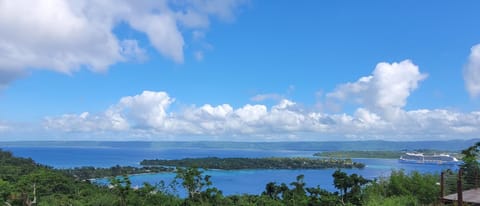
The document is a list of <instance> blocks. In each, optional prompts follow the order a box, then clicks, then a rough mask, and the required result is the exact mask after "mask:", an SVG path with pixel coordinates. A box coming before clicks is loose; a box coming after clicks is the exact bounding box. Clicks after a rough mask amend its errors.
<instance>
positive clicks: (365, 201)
mask: <svg viewBox="0 0 480 206" xmlns="http://www.w3.org/2000/svg"><path fill="white" fill-rule="evenodd" d="M479 147H480V143H477V144H476V145H474V146H472V147H469V148H468V149H466V150H464V151H463V154H464V162H465V163H464V164H463V165H462V168H463V169H464V170H465V175H467V176H468V175H472V174H473V173H474V172H478V169H479V168H478V166H479V165H478V162H477V161H476V160H477V159H478V157H479V155H480V154H479V153H480V152H479ZM115 168H117V169H114V170H116V171H117V170H118V171H120V170H121V169H119V168H121V167H115ZM125 171H129V170H125ZM175 173H176V178H175V180H174V181H173V182H172V183H170V184H169V186H167V187H165V183H163V182H160V183H159V184H157V185H150V184H145V185H144V186H143V187H141V188H138V189H135V188H132V187H131V182H130V179H129V176H127V175H121V176H116V177H111V178H110V185H109V186H100V185H95V184H91V183H90V182H88V181H82V180H80V179H79V178H78V176H77V177H75V176H74V174H73V173H68V172H66V171H65V170H55V169H52V168H51V167H48V166H44V165H39V164H37V163H35V162H34V161H33V160H31V159H26V158H17V157H13V156H12V154H11V153H10V152H5V151H2V150H0V205H2V204H3V205H12V206H14V205H28V206H31V205H38V206H46V205H59V206H63V205H65V206H66V205H80V206H82V205H99V206H100V205H102V206H118V205H120V206H126V205H135V206H136V205H138V206H142V205H144V206H147V205H186V206H188V205H218V206H223V205H242V206H253V205H273V206H291V205H292V206H293V205H296V206H310V205H327V206H336V205H366V206H378V205H387V206H389V205H392V206H393V205H439V202H438V195H439V193H440V191H439V189H440V188H439V186H438V185H437V182H438V180H439V175H437V174H421V173H419V172H412V173H410V174H406V173H405V172H404V171H392V173H391V175H390V176H389V177H384V178H380V179H376V180H367V179H365V178H363V177H362V176H359V175H357V174H347V173H345V172H343V171H341V170H336V171H335V172H334V173H333V174H332V177H333V185H334V186H335V188H336V189H337V191H335V192H330V191H327V190H324V189H322V188H321V187H320V186H314V187H311V186H310V185H308V184H307V183H306V182H305V181H304V176H303V175H299V176H297V178H296V179H295V180H294V181H293V182H291V183H289V184H288V183H276V182H270V183H268V184H266V185H265V190H264V191H263V192H262V193H261V194H258V195H249V194H244V195H231V196H224V195H223V194H222V191H221V190H220V189H218V188H215V187H214V186H213V185H214V183H213V182H212V181H211V178H210V176H208V175H204V170H202V169H197V168H195V167H179V168H177V169H176V170H175ZM465 181H467V183H468V181H469V179H465ZM176 186H181V187H182V188H183V189H184V190H185V194H188V196H187V197H185V198H181V197H179V193H178V192H177V191H176V188H177V187H176Z"/></svg>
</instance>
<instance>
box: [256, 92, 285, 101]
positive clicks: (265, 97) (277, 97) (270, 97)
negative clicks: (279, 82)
mask: <svg viewBox="0 0 480 206" xmlns="http://www.w3.org/2000/svg"><path fill="white" fill-rule="evenodd" d="M283 98H284V97H283V95H280V94H275V93H268V94H257V95H255V96H253V97H252V98H250V100H252V101H254V102H263V101H265V100H276V101H279V100H281V99H283Z"/></svg>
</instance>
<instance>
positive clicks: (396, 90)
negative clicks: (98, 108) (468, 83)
mask: <svg viewBox="0 0 480 206" xmlns="http://www.w3.org/2000/svg"><path fill="white" fill-rule="evenodd" d="M426 77H427V76H426V74H422V73H421V72H420V71H419V68H418V66H416V65H415V64H413V63H412V62H411V61H409V60H406V61H402V62H400V63H391V64H389V63H379V64H378V65H377V66H376V68H375V69H374V71H373V72H372V75H370V76H365V77H361V78H359V79H358V80H357V81H356V82H353V83H345V84H341V85H338V87H337V88H336V89H335V90H334V91H332V92H330V93H327V94H326V96H327V99H330V100H335V101H337V103H342V102H346V101H354V102H356V103H357V104H358V105H360V107H358V108H357V109H356V110H355V111H354V112H353V114H346V113H334V114H328V113H323V112H319V111H315V110H311V109H309V108H303V107H301V106H299V105H298V104H297V103H296V102H294V101H291V100H288V99H282V100H281V101H279V102H278V103H277V104H275V105H273V106H271V107H267V106H266V105H262V104H254V105H251V104H246V105H244V106H241V107H238V108H233V107H232V106H231V105H229V104H220V105H210V104H205V105H202V106H195V105H192V106H190V107H188V108H185V109H183V110H181V111H170V110H169V108H170V106H171V105H172V104H174V102H175V99H174V98H172V97H170V95H169V94H167V93H166V92H162V91H160V92H155V91H144V92H143V93H141V94H138V95H135V96H127V97H123V98H121V99H120V100H119V101H118V102H117V103H116V104H114V105H112V106H111V107H110V108H108V109H106V110H105V111H104V112H103V113H98V114H90V113H88V112H85V113H82V114H65V115H62V116H54V117H47V118H45V120H44V127H45V128H46V129H47V130H50V131H62V132H65V133H67V134H68V133H91V132H97V133H108V132H120V133H127V134H130V135H132V134H134V136H135V137H138V136H143V137H148V138H150V139H155V140H163V139H164V138H166V137H172V136H173V137H185V136H188V137H189V139H190V140H191V139H195V138H197V137H198V138H201V137H206V138H220V139H222V140H233V139H237V140H331V139H337V140H338V139H392V140H398V139H403V140H423V139H451V138H472V137H474V136H478V134H480V131H479V128H480V112H470V113H460V112H455V111H449V110H444V109H436V110H428V109H421V110H411V111H406V110H404V109H403V107H404V106H405V105H406V104H407V99H408V96H409V95H410V94H411V92H413V91H414V90H415V89H416V88H417V87H418V85H419V83H420V82H421V81H422V80H424V79H425V78H426Z"/></svg>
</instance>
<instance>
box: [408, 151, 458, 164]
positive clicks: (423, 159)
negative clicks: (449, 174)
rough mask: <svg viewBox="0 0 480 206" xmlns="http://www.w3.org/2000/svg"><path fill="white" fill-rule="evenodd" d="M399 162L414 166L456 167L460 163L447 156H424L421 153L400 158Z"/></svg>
mask: <svg viewBox="0 0 480 206" xmlns="http://www.w3.org/2000/svg"><path fill="white" fill-rule="evenodd" d="M399 161H400V162H401V163H416V164H437V165H442V164H452V165H456V164H458V163H460V161H459V160H458V159H457V158H455V157H452V156H450V155H448V154H439V155H437V154H434V155H424V154H423V153H409V152H407V153H406V154H404V155H402V156H400V159H399Z"/></svg>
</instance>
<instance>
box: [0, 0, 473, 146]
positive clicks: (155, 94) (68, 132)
mask: <svg viewBox="0 0 480 206" xmlns="http://www.w3.org/2000/svg"><path fill="white" fill-rule="evenodd" d="M114 2H115V3H114ZM30 4H32V3H31V2H28V1H15V2H2V3H0V27H1V28H4V29H2V30H1V31H0V39H1V40H0V88H1V90H0V140H30V139H41V140H43V139H61V140H77V139H89V140H90V139H92V140H238V141H276V140H318V141H324V140H333V139H335V140H352V139H354V140H355V139H387V140H425V139H428V140H432V139H433V140H435V139H457V138H462V139H467V138H477V137H478V135H479V134H480V130H479V129H478V128H480V112H478V111H479V107H480V102H479V101H480V100H479V98H478V96H479V94H480V46H477V45H479V44H480V22H479V21H478V19H480V14H478V12H477V10H478V8H479V6H480V3H479V2H478V1H462V2H461V3H454V2H451V1H421V2H419V1H388V2H386V1H361V2H360V1H301V2H294V1H255V0H251V1H246V0H226V1H224V0H212V1H207V0H205V1H203V0H202V1H188V0H185V1H168V0H165V1H156V2H151V1H138V2H136V3H133V2H130V1H118V2H117V1H105V2H103V3H98V2H95V1H87V0H86V1H68V0H49V1H44V2H37V3H33V4H38V5H30ZM24 13H29V14H30V15H23V14H24Z"/></svg>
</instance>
